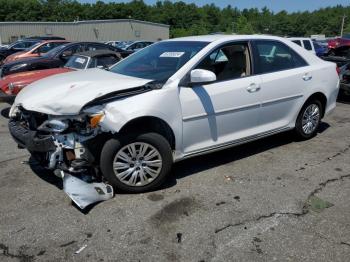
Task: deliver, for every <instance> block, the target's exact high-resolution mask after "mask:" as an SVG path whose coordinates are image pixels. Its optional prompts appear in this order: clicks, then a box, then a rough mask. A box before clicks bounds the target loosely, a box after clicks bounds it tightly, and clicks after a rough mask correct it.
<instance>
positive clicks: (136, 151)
mask: <svg viewBox="0 0 350 262" xmlns="http://www.w3.org/2000/svg"><path fill="white" fill-rule="evenodd" d="M338 91H339V78H338V74H337V71H336V66H335V64H333V63H329V62H325V61H323V60H321V59H319V58H317V57H316V56H315V55H313V54H311V53H310V52H308V51H306V50H305V49H303V48H301V47H300V46H298V45H296V44H294V43H292V42H291V41H289V40H288V39H284V38H279V37H272V36H262V35H260V36H256V35H249V36H239V35H210V36H196V37H185V38H178V39H172V40H166V41H162V42H159V43H156V44H153V45H151V46H149V47H147V48H145V49H143V50H141V51H139V52H137V53H135V54H133V55H132V56H130V57H128V58H126V59H124V60H122V61H120V62H119V63H117V64H116V65H114V66H112V67H111V68H109V70H108V71H105V70H100V69H91V70H86V71H79V72H72V73H67V74H60V75H56V76H52V77H49V78H45V79H43V80H40V81H38V82H35V83H33V84H32V85H30V86H28V87H26V88H25V89H24V90H23V91H21V92H20V94H19V95H18V96H17V98H16V100H15V103H14V104H13V107H12V108H11V112H10V117H11V119H10V123H9V128H10V131H11V134H12V136H13V137H14V139H15V140H16V142H17V143H18V144H19V145H20V146H21V147H25V148H27V149H28V150H29V151H30V152H31V153H32V154H33V155H34V156H35V157H37V158H38V159H39V160H40V161H41V163H42V164H43V165H45V166H46V167H48V168H51V169H61V170H63V171H64V172H69V173H71V174H79V173H86V174H90V175H92V176H96V177H97V178H100V177H101V176H102V177H104V178H105V179H106V180H107V181H108V182H109V183H110V184H111V185H113V186H114V187H115V188H117V189H119V190H123V191H128V192H144V191H148V190H153V189H155V188H157V187H159V186H160V185H161V184H162V183H163V182H164V180H165V178H166V177H167V176H168V175H169V174H170V173H171V172H170V171H171V167H172V165H173V163H174V162H176V161H180V160H182V159H185V158H189V157H193V156H196V155H200V154H205V153H209V152H212V151H215V150H219V149H223V148H226V147H230V146H235V145H238V144H242V143H246V142H249V141H252V140H256V139H259V138H262V137H266V136H269V135H273V134H276V133H279V132H283V131H287V130H292V129H294V130H295V133H296V134H297V135H298V137H299V138H302V139H309V138H311V137H313V136H314V135H316V133H317V128H318V126H319V124H320V121H321V119H322V118H323V117H324V116H325V115H327V114H328V113H330V112H331V111H332V110H333V109H334V108H335V106H336V98H337V94H338Z"/></svg>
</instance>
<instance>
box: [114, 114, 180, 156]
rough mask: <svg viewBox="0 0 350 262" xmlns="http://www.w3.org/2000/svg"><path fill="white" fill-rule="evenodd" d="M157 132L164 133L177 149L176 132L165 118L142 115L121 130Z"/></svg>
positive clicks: (171, 144) (171, 145)
mask: <svg viewBox="0 0 350 262" xmlns="http://www.w3.org/2000/svg"><path fill="white" fill-rule="evenodd" d="M141 132H143V133H144V132H155V133H158V134H160V135H162V136H163V137H164V138H165V139H166V140H167V141H168V142H169V144H170V147H171V149H172V150H175V147H176V141H175V133H174V131H173V129H172V128H171V127H170V125H169V124H168V123H167V122H166V121H164V120H163V119H161V118H159V117H155V116H141V117H137V118H134V119H131V120H129V121H128V122H127V123H125V124H124V125H123V126H122V127H121V128H120V130H119V132H118V133H119V134H128V133H141Z"/></svg>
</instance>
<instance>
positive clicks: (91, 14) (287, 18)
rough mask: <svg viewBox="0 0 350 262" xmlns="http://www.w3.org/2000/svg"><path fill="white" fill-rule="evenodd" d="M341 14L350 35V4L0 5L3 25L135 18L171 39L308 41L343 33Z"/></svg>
mask: <svg viewBox="0 0 350 262" xmlns="http://www.w3.org/2000/svg"><path fill="white" fill-rule="evenodd" d="M343 15H346V16H347V17H348V21H347V23H345V30H344V31H345V32H349V33H350V5H348V6H341V5H338V6H335V7H327V8H322V9H319V10H316V11H313V12H308V11H305V12H291V13H290V12H288V10H286V11H281V12H272V11H271V10H269V9H268V8H266V7H265V8H262V9H258V8H254V7H252V8H250V9H243V10H239V9H238V8H237V7H234V6H231V5H229V6H227V7H225V8H219V7H217V6H216V5H215V4H210V5H204V6H197V5H195V4H187V3H185V2H182V1H179V2H170V1H158V2H157V3H156V4H154V5H147V4H146V3H145V2H144V1H143V0H133V1H131V2H129V3H115V2H103V1H97V2H95V3H93V4H89V3H81V2H78V1H76V0H0V21H2V22H10V21H59V22H66V21H76V20H99V19H125V18H132V19H138V20H145V21H150V22H156V23H164V24H168V25H170V36H171V37H179V36H186V35H199V34H208V33H216V32H223V33H238V34H252V33H258V34H273V35H279V36H310V35H312V34H325V35H327V36H336V35H339V34H340V28H341V21H342V17H343Z"/></svg>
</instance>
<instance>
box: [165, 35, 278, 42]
mask: <svg viewBox="0 0 350 262" xmlns="http://www.w3.org/2000/svg"><path fill="white" fill-rule="evenodd" d="M252 39H258V40H259V39H260V40H282V39H284V38H281V37H278V36H271V35H223V34H217V35H200V36H186V37H179V38H173V39H168V40H163V41H166V42H172V41H200V42H209V43H212V42H225V41H235V40H236V41H238V40H252Z"/></svg>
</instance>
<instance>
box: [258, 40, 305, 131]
mask: <svg viewBox="0 0 350 262" xmlns="http://www.w3.org/2000/svg"><path fill="white" fill-rule="evenodd" d="M254 58H255V59H254V65H255V66H254V68H255V69H256V73H257V74H259V75H260V76H261V80H262V83H261V90H260V99H261V113H260V118H259V125H260V128H261V131H262V132H268V131H272V130H276V129H283V128H286V127H287V126H288V125H289V124H290V123H291V120H292V119H293V117H294V116H295V113H296V112H297V111H298V110H299V108H300V107H301V104H302V102H303V99H304V98H303V95H304V93H305V89H306V88H307V87H308V86H309V85H310V84H311V82H312V74H311V72H310V71H309V70H310V68H309V66H308V64H307V63H306V61H305V60H304V59H303V58H302V57H301V56H300V55H299V54H297V53H296V52H295V51H294V50H292V49H291V48H290V47H289V46H288V45H286V44H284V43H282V42H279V41H275V40H256V41H254Z"/></svg>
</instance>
